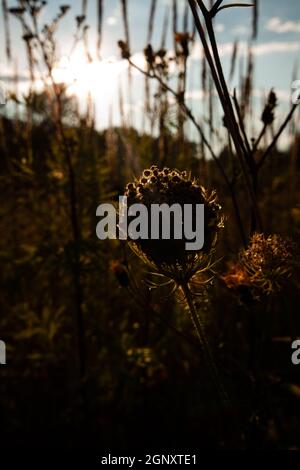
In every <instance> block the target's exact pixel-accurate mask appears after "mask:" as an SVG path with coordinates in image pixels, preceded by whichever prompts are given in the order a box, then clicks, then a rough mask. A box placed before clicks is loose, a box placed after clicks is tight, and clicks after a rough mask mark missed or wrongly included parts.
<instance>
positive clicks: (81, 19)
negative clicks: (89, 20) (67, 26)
mask: <svg viewBox="0 0 300 470" xmlns="http://www.w3.org/2000/svg"><path fill="white" fill-rule="evenodd" d="M75 19H76V23H77V28H80V26H81V25H82V23H84V21H85V20H86V17H85V15H78V16H76V18H75Z"/></svg>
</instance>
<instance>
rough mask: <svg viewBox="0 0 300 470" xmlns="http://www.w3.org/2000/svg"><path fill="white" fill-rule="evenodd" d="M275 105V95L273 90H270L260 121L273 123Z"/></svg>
mask: <svg viewBox="0 0 300 470" xmlns="http://www.w3.org/2000/svg"><path fill="white" fill-rule="evenodd" d="M276 106H277V96H276V94H275V93H274V91H273V90H271V91H270V93H269V96H268V101H267V104H266V106H265V108H264V110H263V113H262V117H261V120H262V122H263V123H264V124H265V125H266V126H268V125H270V124H272V123H273V121H274V119H275V114H274V112H275V108H276Z"/></svg>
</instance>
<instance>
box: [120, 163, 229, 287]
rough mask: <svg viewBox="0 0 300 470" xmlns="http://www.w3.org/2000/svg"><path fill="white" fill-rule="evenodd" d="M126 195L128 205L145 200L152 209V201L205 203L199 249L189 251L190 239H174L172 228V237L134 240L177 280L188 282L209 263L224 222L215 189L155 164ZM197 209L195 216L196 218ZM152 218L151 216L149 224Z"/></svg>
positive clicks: (153, 264)
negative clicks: (207, 188)
mask: <svg viewBox="0 0 300 470" xmlns="http://www.w3.org/2000/svg"><path fill="white" fill-rule="evenodd" d="M125 196H127V198H128V207H130V206H131V205H133V204H137V203H139V204H143V205H145V206H146V207H147V209H148V213H150V212H151V205H153V204H164V203H165V204H168V206H172V205H173V204H179V205H180V206H181V207H182V209H183V207H184V205H185V204H191V205H192V206H193V209H194V208H195V209H196V205H197V204H203V205H204V224H205V226H204V240H205V242H204V246H203V248H202V249H201V250H198V251H187V250H186V242H187V239H186V238H185V237H184V236H183V238H182V239H179V240H178V239H175V238H174V234H172V232H171V237H170V240H163V239H159V240H152V239H147V240H145V239H139V240H136V241H134V243H133V249H134V250H135V251H136V252H137V253H138V254H139V256H140V257H142V258H143V260H144V261H146V262H147V264H148V265H150V266H151V267H152V268H153V269H154V270H155V271H157V272H159V273H161V274H164V275H166V276H167V277H168V278H170V279H172V280H175V281H176V282H177V283H178V284H181V283H182V282H183V283H185V282H188V281H189V279H190V278H191V277H192V276H193V275H194V274H195V272H197V270H198V269H203V268H205V267H207V266H208V265H209V264H210V263H209V261H210V259H211V253H212V250H213V248H214V246H215V244H216V241H217V234H218V231H219V229H220V227H221V226H222V217H221V215H220V209H221V206H220V205H219V204H218V203H217V202H216V193H215V192H211V193H209V192H208V191H207V190H206V189H204V188H203V187H202V186H201V185H200V184H199V183H198V182H197V181H196V180H195V179H191V177H190V175H188V174H187V172H180V171H178V170H176V169H175V170H172V171H171V170H169V168H163V169H162V170H160V169H159V168H158V167H157V166H155V165H153V166H152V167H151V168H150V169H146V170H144V172H143V174H142V175H141V177H140V178H138V179H136V180H135V181H134V182H133V183H129V184H128V185H127V187H126V191H125ZM195 215H196V213H195V211H194V212H193V218H194V220H195ZM150 224H151V220H150V218H149V226H150Z"/></svg>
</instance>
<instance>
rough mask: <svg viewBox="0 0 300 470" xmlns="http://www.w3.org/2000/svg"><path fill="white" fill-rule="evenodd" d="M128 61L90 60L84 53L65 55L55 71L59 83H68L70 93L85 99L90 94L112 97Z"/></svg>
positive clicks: (97, 97)
mask: <svg viewBox="0 0 300 470" xmlns="http://www.w3.org/2000/svg"><path fill="white" fill-rule="evenodd" d="M126 68H127V63H126V62H125V61H119V60H116V59H115V58H110V59H107V60H94V61H92V62H88V61H87V59H86V58H85V56H84V54H79V53H78V54H73V55H72V56H71V57H70V58H68V57H63V58H62V59H61V60H60V61H59V63H58V65H57V67H56V68H55V69H54V71H53V75H54V79H55V81H56V82H58V83H65V84H66V85H67V92H68V94H72V95H75V96H77V97H78V98H79V99H85V98H86V97H87V96H88V95H89V94H90V95H91V96H92V97H93V98H94V99H96V100H97V99H99V98H105V100H107V99H108V98H110V97H112V96H113V94H114V92H115V90H116V88H117V86H118V83H119V77H120V74H121V73H122V71H124V70H126Z"/></svg>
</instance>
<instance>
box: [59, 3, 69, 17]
mask: <svg viewBox="0 0 300 470" xmlns="http://www.w3.org/2000/svg"><path fill="white" fill-rule="evenodd" d="M70 8H71V7H70V5H61V6H60V11H61V13H62V14H63V15H65V14H66V13H67V11H69V10H70Z"/></svg>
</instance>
